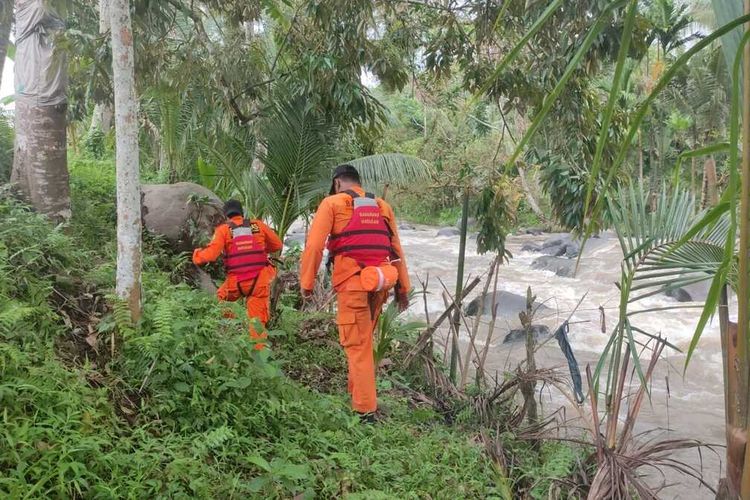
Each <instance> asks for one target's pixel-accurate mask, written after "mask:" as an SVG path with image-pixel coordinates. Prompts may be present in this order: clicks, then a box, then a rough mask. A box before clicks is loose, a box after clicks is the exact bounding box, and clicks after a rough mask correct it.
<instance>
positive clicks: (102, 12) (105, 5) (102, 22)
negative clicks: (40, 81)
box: [91, 0, 112, 132]
mask: <svg viewBox="0 0 750 500" xmlns="http://www.w3.org/2000/svg"><path fill="white" fill-rule="evenodd" d="M111 1H112V0H99V35H101V36H106V35H107V34H108V33H109V25H110V20H109V18H110V12H109V4H110V2H111ZM111 127H112V106H111V104H110V102H109V99H107V100H105V101H104V102H98V103H96V106H94V113H93V115H92V116H91V131H92V132H93V131H94V130H96V129H99V130H101V131H102V132H109V129H110V128H111Z"/></svg>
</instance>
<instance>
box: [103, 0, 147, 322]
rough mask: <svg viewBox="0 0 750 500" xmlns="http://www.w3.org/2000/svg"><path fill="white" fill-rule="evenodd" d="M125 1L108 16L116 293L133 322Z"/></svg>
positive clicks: (133, 187)
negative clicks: (110, 63)
mask: <svg viewBox="0 0 750 500" xmlns="http://www.w3.org/2000/svg"><path fill="white" fill-rule="evenodd" d="M129 4H130V2H129V0H111V3H110V9H111V11H110V14H111V17H110V19H111V23H112V24H111V27H112V83H113V86H114V94H115V134H116V167H117V295H118V297H119V298H120V299H121V300H123V301H125V302H126V303H127V305H128V308H129V309H130V315H131V318H132V319H133V320H134V321H135V320H137V319H138V318H139V317H140V310H141V188H140V176H139V165H138V156H139V155H138V120H137V118H138V103H137V101H136V99H135V74H134V73H135V71H134V65H133V30H132V24H131V21H130V5H129Z"/></svg>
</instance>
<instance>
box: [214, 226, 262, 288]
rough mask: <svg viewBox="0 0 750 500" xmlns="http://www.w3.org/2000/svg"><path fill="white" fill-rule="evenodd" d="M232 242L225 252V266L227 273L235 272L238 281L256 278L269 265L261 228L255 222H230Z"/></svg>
mask: <svg viewBox="0 0 750 500" xmlns="http://www.w3.org/2000/svg"><path fill="white" fill-rule="evenodd" d="M229 229H230V230H231V232H232V242H231V243H230V244H229V249H228V250H227V251H226V253H225V254H224V267H225V269H226V271H227V274H233V275H234V276H235V277H236V278H237V282H238V283H241V282H243V281H249V280H252V279H255V278H257V277H258V275H259V274H260V272H261V270H263V268H264V267H266V266H267V265H268V255H267V254H266V249H265V246H264V245H263V242H262V241H261V239H260V238H259V237H258V236H257V235H258V234H259V233H260V230H259V229H258V227H257V226H256V225H255V224H251V223H250V222H249V221H244V222H243V223H242V225H241V226H238V225H237V224H235V223H233V222H230V223H229Z"/></svg>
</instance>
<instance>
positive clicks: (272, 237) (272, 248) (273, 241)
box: [256, 221, 284, 253]
mask: <svg viewBox="0 0 750 500" xmlns="http://www.w3.org/2000/svg"><path fill="white" fill-rule="evenodd" d="M256 222H257V223H258V226H259V227H260V230H261V231H262V232H263V236H264V237H265V239H266V252H267V253H274V252H278V251H279V250H281V249H282V248H284V244H283V243H282V242H281V239H280V238H279V235H278V234H276V231H274V230H273V229H271V228H270V227H268V225H267V224H266V223H264V222H263V221H256Z"/></svg>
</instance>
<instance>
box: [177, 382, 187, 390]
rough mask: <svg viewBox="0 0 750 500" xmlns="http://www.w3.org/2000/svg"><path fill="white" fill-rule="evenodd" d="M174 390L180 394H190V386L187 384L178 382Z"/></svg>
mask: <svg viewBox="0 0 750 500" xmlns="http://www.w3.org/2000/svg"><path fill="white" fill-rule="evenodd" d="M174 388H175V390H176V391H178V392H190V386H189V385H187V384H186V383H185V382H177V383H176V384H175V385H174Z"/></svg>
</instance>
